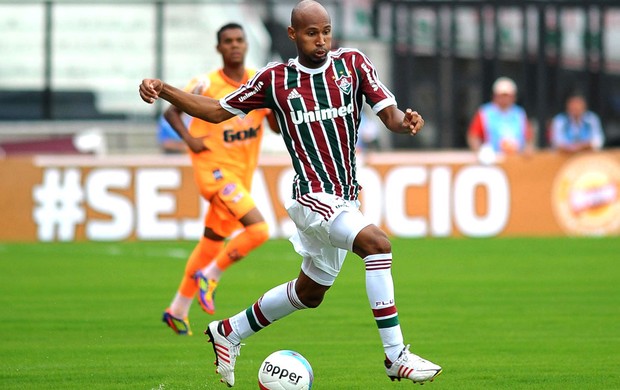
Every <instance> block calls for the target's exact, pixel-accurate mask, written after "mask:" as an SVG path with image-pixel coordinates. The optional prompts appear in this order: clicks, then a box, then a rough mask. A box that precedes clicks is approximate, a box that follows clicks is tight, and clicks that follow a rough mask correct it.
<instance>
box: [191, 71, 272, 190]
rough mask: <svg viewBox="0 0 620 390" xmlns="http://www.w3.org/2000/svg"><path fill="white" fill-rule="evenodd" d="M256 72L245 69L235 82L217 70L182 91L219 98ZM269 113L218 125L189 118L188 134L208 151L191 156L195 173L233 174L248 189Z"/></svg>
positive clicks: (252, 115) (266, 111) (256, 112)
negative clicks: (217, 172)
mask: <svg viewBox="0 0 620 390" xmlns="http://www.w3.org/2000/svg"><path fill="white" fill-rule="evenodd" d="M255 73H256V71H255V70H249V69H246V71H245V76H244V78H243V80H242V82H241V83H237V82H235V81H234V80H232V79H230V78H229V77H228V76H226V75H225V74H224V72H223V70H222V69H219V70H216V71H213V72H210V73H207V74H204V75H202V76H199V77H196V78H194V79H193V80H192V81H190V83H189V84H188V85H187V86H186V87H185V91H187V92H192V93H195V94H201V95H203V96H209V97H212V98H214V99H220V98H222V97H224V96H226V95H228V94H229V93H230V92H232V91H234V90H236V89H237V88H238V87H239V86H241V85H242V84H244V83H245V82H247V81H248V80H249V78H251V77H252V76H253V75H254V74H255ZM270 112H271V111H270V110H269V109H259V110H254V111H252V112H250V113H249V114H248V115H246V116H245V118H243V119H241V118H239V117H233V118H230V119H228V120H226V121H224V122H221V123H218V124H213V123H209V122H205V121H203V120H201V119H197V118H192V121H191V122H190V125H189V132H190V134H191V135H193V136H194V137H199V138H202V139H203V143H204V145H205V146H206V147H207V148H208V149H209V150H208V151H205V152H202V153H199V154H195V153H190V155H191V157H192V163H193V165H194V169H195V170H196V171H197V172H196V173H197V174H200V173H202V172H204V173H207V172H208V173H207V174H210V173H211V172H213V171H215V170H224V171H226V172H228V173H232V174H234V175H236V176H237V177H238V178H239V179H241V181H242V182H243V183H244V184H245V186H246V188H248V189H249V188H250V185H251V183H252V175H253V173H254V170H255V169H256V165H257V163H258V154H259V152H260V143H261V140H262V138H263V130H264V127H263V121H264V119H265V117H266V116H267V115H269V113H270Z"/></svg>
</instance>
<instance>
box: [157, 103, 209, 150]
mask: <svg viewBox="0 0 620 390" xmlns="http://www.w3.org/2000/svg"><path fill="white" fill-rule="evenodd" d="M164 118H166V120H167V121H168V123H170V126H171V127H172V128H173V129H174V131H175V132H176V133H177V134H178V135H179V137H181V139H182V140H183V141H184V142H185V143H186V144H187V146H188V147H189V149H190V150H191V151H192V152H194V153H200V152H204V151H205V150H207V148H206V146H205V145H204V143H203V142H202V139H200V138H196V137H194V136H192V135H191V134H190V133H189V130H188V129H187V126H185V122H184V121H183V111H181V110H179V109H178V108H177V107H175V106H170V107H168V109H167V110H166V111H164Z"/></svg>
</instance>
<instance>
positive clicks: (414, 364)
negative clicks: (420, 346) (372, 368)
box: [385, 345, 441, 383]
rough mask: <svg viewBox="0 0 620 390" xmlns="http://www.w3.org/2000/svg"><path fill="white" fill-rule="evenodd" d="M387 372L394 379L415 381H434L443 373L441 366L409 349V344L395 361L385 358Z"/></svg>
mask: <svg viewBox="0 0 620 390" xmlns="http://www.w3.org/2000/svg"><path fill="white" fill-rule="evenodd" d="M385 372H386V373H387V375H388V376H389V377H390V379H391V380H392V381H394V380H398V381H400V380H401V379H411V380H412V381H413V382H414V383H424V382H426V381H429V382H432V381H433V380H434V379H435V378H436V377H437V375H439V374H441V367H439V366H438V365H436V364H435V363H432V362H429V361H428V360H425V359H422V358H421V357H419V356H418V355H415V354H413V353H411V352H410V351H409V345H407V346H406V347H405V348H404V349H403V351H402V352H401V353H400V356H399V357H398V359H396V361H395V362H393V363H390V362H389V361H388V360H387V359H386V360H385Z"/></svg>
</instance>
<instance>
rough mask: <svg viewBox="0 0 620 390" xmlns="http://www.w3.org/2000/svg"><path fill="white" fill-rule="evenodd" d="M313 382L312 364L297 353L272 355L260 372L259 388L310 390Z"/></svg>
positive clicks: (266, 359) (262, 365)
mask: <svg viewBox="0 0 620 390" xmlns="http://www.w3.org/2000/svg"><path fill="white" fill-rule="evenodd" d="M313 380H314V374H313V373H312V367H310V363H308V361H307V360H306V358H305V357H303V356H301V354H299V353H298V352H295V351H288V350H283V351H276V352H274V353H272V354H271V355H269V356H267V357H266V358H265V360H263V363H262V364H261V365H260V368H259V370H258V386H259V387H260V388H261V389H262V390H310V389H311V388H312V381H313Z"/></svg>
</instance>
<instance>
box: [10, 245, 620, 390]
mask: <svg viewBox="0 0 620 390" xmlns="http://www.w3.org/2000/svg"><path fill="white" fill-rule="evenodd" d="M393 244H394V259H395V261H394V265H393V274H394V279H395V284H396V303H397V307H398V309H399V317H400V322H401V326H402V328H403V332H404V334H405V339H406V342H408V343H411V344H412V350H413V351H414V352H415V353H418V354H420V355H421V356H424V357H426V358H428V359H429V360H432V361H434V362H436V363H438V364H440V365H442V366H443V367H444V372H443V374H442V375H441V376H440V377H438V378H437V380H436V381H435V382H433V383H432V384H427V385H425V387H424V388H431V389H534V388H536V389H584V388H592V389H618V388H620V370H618V366H619V365H620V239H618V238H605V239H594V238H587V239H586V238H582V239H574V238H573V239H570V238H557V239H551V238H548V239H542V238H541V239H525V238H524V239H475V240H474V239H423V240H404V239H397V240H394V241H393ZM192 248H193V243H191V242H173V243H171V242H132V243H67V244H65V243H54V244H0V275H2V276H1V278H2V283H0V303H1V305H2V308H3V315H2V317H3V318H2V320H1V321H0V333H1V335H2V343H1V344H0V367H1V368H2V370H1V373H0V388H2V389H225V388H226V386H225V385H223V384H221V383H219V377H218V376H216V374H215V373H214V366H213V364H212V363H213V360H214V359H213V355H212V351H211V347H210V344H208V343H207V337H206V336H204V335H203V334H202V331H203V330H204V327H205V325H206V324H207V323H208V321H210V319H211V317H210V316H208V315H207V314H205V313H203V312H201V311H200V308H199V307H198V305H197V304H195V305H194V306H193V308H192V312H191V315H190V319H191V321H192V326H193V330H194V336H192V337H180V336H176V335H174V334H173V333H172V331H170V330H169V329H168V328H167V327H166V326H165V325H164V324H163V323H162V322H160V319H161V313H162V311H163V310H164V309H165V308H166V307H167V305H168V304H169V302H170V300H171V299H172V296H173V294H174V292H175V290H176V288H177V284H178V283H179V281H180V277H181V273H182V271H183V268H184V265H185V259H186V256H187V255H188V254H189V252H190V251H191V249H192ZM298 269H299V257H298V256H297V255H296V254H295V253H294V252H293V250H292V247H291V245H290V244H289V243H288V242H287V241H285V240H274V241H270V242H268V243H267V244H265V245H264V246H263V247H261V248H260V249H259V250H257V251H255V252H254V253H252V254H251V255H250V256H249V258H247V259H246V260H245V261H243V262H242V263H240V264H238V265H236V266H234V267H232V268H230V269H229V271H228V272H227V273H226V274H225V275H224V278H223V279H222V283H221V285H220V288H219V289H218V300H217V303H218V313H217V317H218V318H221V317H224V316H230V315H232V314H235V313H237V312H238V311H240V310H243V309H245V308H246V307H248V306H249V305H251V304H252V303H253V302H254V301H255V300H256V299H257V298H258V297H259V296H260V295H261V294H262V293H263V292H265V291H266V290H267V289H269V288H271V287H272V286H274V285H276V284H280V283H282V282H285V281H288V280H290V279H292V278H293V277H294V276H296V275H297V273H298ZM278 349H293V350H297V351H299V352H301V353H302V354H303V355H305V356H306V358H308V360H309V361H310V363H311V364H312V366H313V368H314V373H315V382H314V386H313V389H317V390H321V389H404V388H411V386H413V384H412V383H411V382H400V383H398V382H391V381H390V380H389V379H388V378H387V377H386V376H385V374H384V370H383V368H382V359H383V353H382V349H381V346H380V340H379V336H378V333H377V331H376V328H375V325H374V321H373V319H372V315H371V313H370V309H369V307H368V303H367V300H366V294H365V290H364V270H363V266H362V262H361V260H359V259H357V258H355V257H353V256H351V257H349V258H348V259H347V262H346V263H345V267H344V269H343V271H342V273H341V275H340V277H339V279H338V280H337V282H336V284H335V285H334V287H333V288H332V289H331V290H330V291H329V292H328V295H327V297H326V300H325V302H324V303H323V305H321V307H320V308H318V309H316V310H306V311H302V312H298V313H295V314H293V315H292V316H290V317H288V318H286V319H284V320H282V321H278V322H276V323H275V324H274V325H272V326H271V327H269V328H267V329H265V330H263V331H261V332H260V333H258V334H257V335H255V336H254V337H252V338H249V339H247V340H246V345H245V346H244V347H243V348H242V349H241V356H240V357H239V359H238V361H237V370H236V377H237V385H236V386H235V388H239V389H256V388H257V386H256V378H257V370H258V366H259V365H260V362H261V361H262V360H263V358H264V357H266V356H267V355H268V354H269V353H271V352H272V351H275V350H278Z"/></svg>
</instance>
